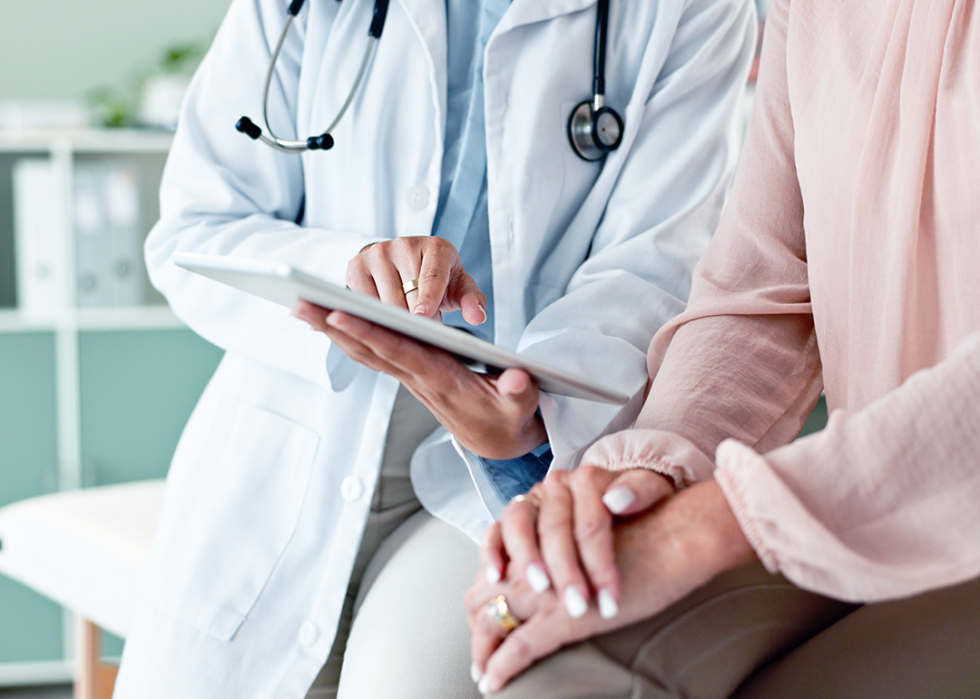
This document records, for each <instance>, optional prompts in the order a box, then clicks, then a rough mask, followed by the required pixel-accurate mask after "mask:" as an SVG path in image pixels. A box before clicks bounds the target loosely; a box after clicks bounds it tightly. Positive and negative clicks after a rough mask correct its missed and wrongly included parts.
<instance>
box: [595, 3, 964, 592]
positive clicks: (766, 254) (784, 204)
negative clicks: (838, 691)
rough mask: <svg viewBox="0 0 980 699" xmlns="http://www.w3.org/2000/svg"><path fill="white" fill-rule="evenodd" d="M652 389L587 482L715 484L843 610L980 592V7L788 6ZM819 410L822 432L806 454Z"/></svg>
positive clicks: (777, 10) (769, 43)
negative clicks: (730, 184) (610, 477)
mask: <svg viewBox="0 0 980 699" xmlns="http://www.w3.org/2000/svg"><path fill="white" fill-rule="evenodd" d="M649 367H650V372H651V376H655V377H656V379H655V381H654V383H653V385H652V387H651V391H650V395H649V397H648V399H647V402H646V405H645V407H644V409H643V412H642V413H641V415H640V418H639V419H638V421H637V424H636V428H637V429H634V430H631V431H627V432H621V433H619V434H616V435H612V436H610V437H607V438H605V439H604V440H602V441H600V442H599V443H597V444H596V445H594V446H593V447H592V449H591V450H590V451H589V452H588V453H587V454H586V457H585V459H586V461H587V462H591V463H600V464H603V465H605V466H606V467H608V468H614V469H617V468H626V467H633V466H638V465H642V466H647V467H652V468H656V469H658V470H660V471H662V472H665V473H667V474H669V475H670V476H672V477H673V478H675V479H676V480H677V482H678V483H680V484H686V483H691V482H696V481H700V480H704V479H707V478H711V477H714V478H716V479H717V480H718V482H719V484H720V486H721V487H722V489H723V491H724V492H725V494H726V496H727V498H728V500H729V503H730V504H731V506H732V508H733V510H734V511H735V515H736V517H737V518H738V521H739V523H740V524H741V526H742V529H743V531H744V533H745V535H746V536H747V538H748V539H749V541H750V543H751V544H752V546H753V548H754V549H755V551H756V553H757V554H758V555H759V557H760V558H761V559H762V561H763V562H764V563H765V564H766V566H767V567H768V568H769V569H770V570H773V571H777V570H778V571H780V572H782V573H783V574H784V575H785V576H786V577H788V578H789V579H791V580H793V581H794V582H795V583H796V584H798V585H800V586H801V587H804V588H808V589H811V590H814V591H817V592H820V593H823V594H826V595H830V596H833V597H837V598H841V599H847V600H856V601H872V600H880V599H886V598H894V597H900V596H906V595H910V594H915V593H918V592H921V591H924V590H927V589H930V588H936V587H942V586H946V585H951V584H954V583H957V582H961V581H964V580H967V579H970V578H973V577H976V576H978V575H980V3H977V2H973V1H972V0H927V1H924V0H918V1H916V0H876V1H875V2H865V1H861V0H836V1H834V2H829V1H828V0H775V2H774V3H773V6H772V8H771V9H770V11H769V16H768V18H767V23H766V40H765V47H764V51H763V58H762V67H761V70H760V78H759V87H758V94H757V101H756V106H755V110H754V113H753V117H752V122H751V124H750V127H749V134H748V137H747V141H746V146H745V150H744V152H743V156H742V161H741V163H740V166H739V170H738V174H737V176H736V181H735V185H734V188H733V190H732V195H731V200H730V202H729V205H728V207H727V210H726V212H725V214H724V216H723V219H722V222H721V225H720V228H719V230H718V233H717V235H716V237H715V239H714V241H713V242H712V244H711V246H710V248H709V251H708V253H707V255H706V256H705V258H704V260H703V261H702V263H701V265H700V266H699V268H698V270H697V272H696V274H695V281H694V288H693V292H692V297H691V303H690V306H689V308H688V310H687V311H686V312H685V313H684V314H682V315H681V316H679V317H678V318H676V319H675V320H674V321H673V322H671V323H670V324H669V325H668V326H666V327H665V328H664V329H663V330H662V331H661V332H660V333H659V334H658V335H657V336H656V338H654V341H653V344H652V346H651V348H650V354H649ZM821 389H824V390H825V391H826V395H827V403H828V406H829V408H830V409H831V410H832V413H831V417H830V422H829V424H828V426H827V428H826V429H825V430H823V431H822V432H820V433H818V434H816V435H812V436H809V437H806V438H804V439H800V440H798V441H795V442H791V440H792V439H793V438H794V436H795V435H796V434H797V432H798V431H799V429H800V427H801V425H802V423H803V421H804V420H805V418H806V416H807V414H808V413H809V411H810V410H811V408H812V407H813V405H814V403H815V401H816V400H817V398H818V396H819V394H820V391H821ZM710 454H714V455H715V458H714V460H712V459H710V458H708V457H707V456H706V455H710Z"/></svg>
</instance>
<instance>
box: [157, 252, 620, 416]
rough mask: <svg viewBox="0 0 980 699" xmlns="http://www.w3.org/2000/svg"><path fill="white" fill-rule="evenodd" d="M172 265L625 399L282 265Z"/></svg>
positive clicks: (190, 260) (606, 397)
mask: <svg viewBox="0 0 980 699" xmlns="http://www.w3.org/2000/svg"><path fill="white" fill-rule="evenodd" d="M173 261H174V263H176V264H177V265H180V266H181V267H183V268H184V269H188V270H190V271H192V272H197V273H198V274H203V275H204V276H207V277H210V278H211V279H214V280H216V281H219V282H222V283H224V284H228V285H229V286H233V287H235V288H237V289H241V290H242V291H246V292H248V293H250V294H254V295H255V296H260V297H261V298H264V299H266V300H268V301H272V302H273V303H277V304H279V305H281V306H286V307H287V308H292V307H293V305H294V304H295V303H296V302H297V301H298V300H299V299H304V300H306V301H310V302H312V303H315V304H317V305H319V306H323V307H324V308H329V309H332V310H339V311H345V312H347V313H350V314H352V315H356V316H358V317H360V318H364V319H365V320H369V321H371V322H372V323H377V324H378V325H382V326H384V327H386V328H388V329H390V330H394V331H396V332H399V333H402V334H403V335H407V336H408V337H411V338H414V339H416V340H419V341H420V342H424V343H426V344H429V345H432V346H434V347H438V348H440V349H443V350H445V351H446V352H450V353H451V354H454V355H457V356H458V357H460V358H461V359H462V360H464V361H466V360H469V361H468V362H467V363H468V364H473V363H476V364H477V366H481V365H482V367H484V368H485V370H488V371H498V372H499V371H503V370H504V369H507V368H510V367H519V368H521V369H524V370H526V371H527V372H528V373H530V374H531V376H533V377H534V378H535V379H536V380H537V382H538V386H540V388H541V390H543V391H547V392H548V393H557V394H559V395H563V396H572V397H575V398H587V399H589V400H595V401H601V402H603V403H614V404H616V405H624V404H625V403H626V402H627V401H628V400H629V396H627V395H626V394H624V393H621V392H619V391H616V390H613V389H611V388H608V387H606V386H603V385H601V384H598V383H596V382H594V381H590V380H589V379H583V378H580V377H578V376H575V375H573V374H571V373H569V372H567V371H565V370H563V369H559V368H557V367H554V366H551V365H548V364H545V363H544V362H539V361H537V360H534V359H529V358H527V357H522V356H521V355H519V354H516V353H514V352H511V351H509V350H506V349H503V348H501V347H497V346H496V345H494V344H491V343H489V342H486V341H485V340H481V339H480V338H478V337H476V336H475V335H471V334H469V333H467V332H465V331H463V330H459V329H458V328H453V327H450V326H448V325H443V324H442V323H440V322H438V321H435V320H432V319H431V318H422V317H420V316H415V315H412V314H411V313H409V312H408V311H406V310H404V309H402V308H398V307H396V306H390V305H387V304H384V303H381V301H379V300H378V299H376V298H373V297H370V296H366V295H364V294H360V293H357V292H354V291H350V290H349V289H343V288H341V287H339V286H336V285H334V284H331V283H330V282H327V281H324V280H322V279H318V278H317V277H314V276H313V275H311V274H308V273H306V272H303V271H302V270H299V269H296V268H295V267H293V266H292V265H289V264H287V263H285V262H272V261H268V260H250V259H245V258H240V257H226V256H222V255H199V254H193V253H180V252H179V253H176V254H174V256H173Z"/></svg>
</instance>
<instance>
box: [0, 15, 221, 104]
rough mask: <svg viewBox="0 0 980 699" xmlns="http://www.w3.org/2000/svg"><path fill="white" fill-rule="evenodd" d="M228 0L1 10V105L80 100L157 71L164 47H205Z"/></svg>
mask: <svg viewBox="0 0 980 699" xmlns="http://www.w3.org/2000/svg"><path fill="white" fill-rule="evenodd" d="M228 5H229V0H169V1H168V2H123V0H81V1H79V0H30V1H28V2H15V1H14V0H3V1H2V2H0V66H3V67H4V69H3V70H2V71H0V100H22V99H67V98H77V97H82V96H83V95H84V94H85V92H86V91H87V90H89V89H91V88H93V87H99V86H102V85H121V84H122V83H124V82H125V81H126V79H127V78H128V76H130V75H132V74H133V73H135V72H139V71H143V70H147V69H150V68H152V67H153V66H155V65H156V63H157V62H158V60H159V58H160V55H161V54H162V52H163V50H164V48H165V47H167V46H170V45H173V44H175V43H186V42H188V41H203V42H205V43H207V42H208V41H209V40H210V38H211V37H212V36H213V35H214V32H215V30H216V29H217V28H218V25H219V24H220V22H221V19H222V17H223V16H224V13H225V11H226V10H227V8H228Z"/></svg>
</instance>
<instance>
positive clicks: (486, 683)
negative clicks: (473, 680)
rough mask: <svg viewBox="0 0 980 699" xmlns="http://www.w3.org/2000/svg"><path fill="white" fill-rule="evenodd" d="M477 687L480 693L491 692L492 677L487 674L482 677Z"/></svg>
mask: <svg viewBox="0 0 980 699" xmlns="http://www.w3.org/2000/svg"><path fill="white" fill-rule="evenodd" d="M476 688H477V690H478V691H479V692H480V694H489V693H490V678H489V677H487V676H485V675H484V676H483V677H481V678H480V682H479V683H478V684H477V685H476Z"/></svg>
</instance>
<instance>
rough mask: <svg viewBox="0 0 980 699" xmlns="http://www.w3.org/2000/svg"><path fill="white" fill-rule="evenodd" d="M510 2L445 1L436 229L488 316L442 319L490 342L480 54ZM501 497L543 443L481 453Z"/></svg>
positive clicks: (535, 462)
mask: <svg viewBox="0 0 980 699" xmlns="http://www.w3.org/2000/svg"><path fill="white" fill-rule="evenodd" d="M509 5H510V0H483V1H482V2H477V1H476V0H446V24H447V26H446V29H447V35H448V36H447V40H448V52H447V66H446V72H447V76H446V89H447V95H446V105H447V108H446V143H445V155H444V156H443V159H442V183H441V184H440V187H439V204H438V207H437V208H436V216H435V220H434V221H433V224H432V231H433V235H438V236H439V237H441V238H445V239H446V240H448V241H450V242H451V243H452V244H453V245H455V246H456V249H457V250H459V254H460V258H461V259H462V261H463V267H464V268H465V269H466V271H467V272H469V274H470V276H471V277H473V279H474V281H476V283H477V285H478V286H479V287H480V290H481V291H483V293H484V294H486V296H487V308H486V311H487V321H486V322H485V323H483V324H482V325H478V326H472V325H469V324H468V323H467V322H466V321H464V320H463V317H462V314H461V313H460V312H459V311H454V312H453V313H445V314H443V317H442V319H443V322H445V323H446V324H447V325H453V326H455V327H460V328H464V329H466V330H468V331H470V332H472V333H474V334H476V335H477V336H479V337H481V338H483V339H484V340H488V341H490V342H493V339H494V338H493V275H492V272H491V269H492V265H491V259H490V217H489V214H488V213H487V136H486V128H485V125H484V109H483V56H484V53H485V50H486V46H487V41H488V40H489V39H490V35H491V34H492V33H493V30H494V28H495V27H496V26H497V23H498V22H499V21H500V18H501V17H503V15H504V12H506V11H507V7H508V6H509ZM481 462H482V464H483V468H484V470H485V471H486V474H487V478H488V480H489V481H490V483H491V484H492V485H493V488H494V490H495V491H496V492H497V495H498V496H500V499H501V500H502V501H503V502H507V501H508V500H510V499H511V498H512V497H514V496H515V495H517V494H519V493H525V492H527V491H528V490H529V489H530V488H531V486H533V485H534V484H535V483H537V482H538V481H540V480H541V479H542V478H544V476H545V474H546V473H547V472H548V467H549V465H550V464H551V450H550V448H549V445H548V444H545V445H543V446H541V447H538V448H537V449H535V450H534V451H532V452H531V453H529V454H526V455H525V456H522V457H519V458H516V459H509V460H506V461H496V460H492V459H481Z"/></svg>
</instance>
